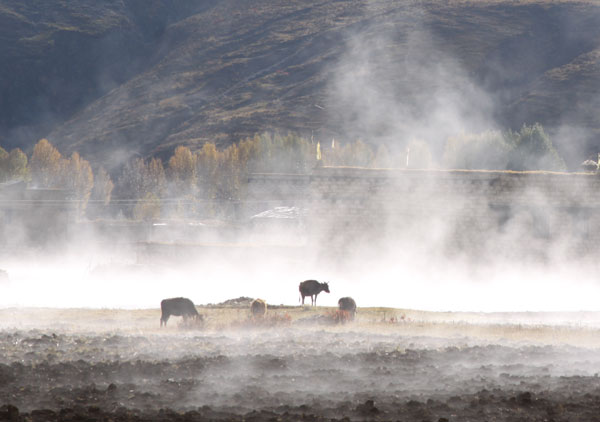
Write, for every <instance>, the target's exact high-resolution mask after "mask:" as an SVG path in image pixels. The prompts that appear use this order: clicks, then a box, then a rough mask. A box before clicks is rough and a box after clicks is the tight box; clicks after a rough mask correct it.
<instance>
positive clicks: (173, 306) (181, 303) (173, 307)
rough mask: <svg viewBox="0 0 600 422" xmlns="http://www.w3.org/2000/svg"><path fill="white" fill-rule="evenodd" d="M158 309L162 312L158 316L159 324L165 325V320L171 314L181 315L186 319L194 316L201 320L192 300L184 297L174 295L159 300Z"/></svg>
mask: <svg viewBox="0 0 600 422" xmlns="http://www.w3.org/2000/svg"><path fill="white" fill-rule="evenodd" d="M160 310H161V311H162V314H161V316H160V326H161V327H162V326H163V324H164V325H165V327H166V326H167V321H168V320H169V317H170V316H171V315H174V316H181V317H183V320H184V321H186V320H187V319H188V318H194V319H196V320H201V319H202V318H201V316H200V314H199V313H198V311H197V310H196V306H194V302H192V301H191V300H189V299H188V298H185V297H174V298H171V299H164V300H162V301H161V302H160Z"/></svg>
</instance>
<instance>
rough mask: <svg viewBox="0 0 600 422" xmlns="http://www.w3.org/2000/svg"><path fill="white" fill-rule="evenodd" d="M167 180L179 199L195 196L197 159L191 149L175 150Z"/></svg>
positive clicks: (181, 148) (179, 148) (180, 148)
mask: <svg viewBox="0 0 600 422" xmlns="http://www.w3.org/2000/svg"><path fill="white" fill-rule="evenodd" d="M167 178H168V181H169V185H170V187H171V189H172V192H173V194H174V195H175V196H177V197H183V196H189V195H193V194H194V192H195V190H196V184H197V175H196V157H195V156H194V155H193V154H192V152H191V151H190V149H189V148H187V147H184V146H179V147H177V148H175V152H174V153H173V156H172V157H171V158H170V159H169V164H168V167H167Z"/></svg>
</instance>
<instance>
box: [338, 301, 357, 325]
mask: <svg viewBox="0 0 600 422" xmlns="http://www.w3.org/2000/svg"><path fill="white" fill-rule="evenodd" d="M338 307H339V310H340V311H344V312H348V316H349V317H350V319H351V320H354V315H355V314H356V302H355V301H354V299H352V298H351V297H342V298H340V300H338Z"/></svg>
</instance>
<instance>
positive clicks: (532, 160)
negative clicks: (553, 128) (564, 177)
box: [506, 123, 566, 171]
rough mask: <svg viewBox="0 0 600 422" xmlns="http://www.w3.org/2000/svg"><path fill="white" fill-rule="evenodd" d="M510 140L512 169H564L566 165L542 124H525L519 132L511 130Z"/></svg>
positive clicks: (509, 163)
mask: <svg viewBox="0 0 600 422" xmlns="http://www.w3.org/2000/svg"><path fill="white" fill-rule="evenodd" d="M506 136H507V138H508V142H509V143H510V145H511V146H512V149H511V152H510V154H509V160H508V165H507V167H508V169H510V170H551V171H564V170H565V169H566V165H565V162H564V160H563V159H562V157H561V156H560V155H559V154H558V151H557V150H556V148H554V145H553V144H552V141H551V140H550V137H549V136H548V135H547V134H546V132H545V131H544V128H543V127H542V125H541V124H539V123H535V124H534V125H532V126H527V125H523V127H522V128H521V130H520V131H519V132H512V131H509V132H508V133H507V135H506Z"/></svg>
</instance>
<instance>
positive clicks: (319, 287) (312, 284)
mask: <svg viewBox="0 0 600 422" xmlns="http://www.w3.org/2000/svg"><path fill="white" fill-rule="evenodd" d="M298 290H300V296H301V297H302V305H304V297H305V296H310V302H311V305H313V306H316V305H317V295H318V294H319V293H321V292H323V291H324V292H327V293H329V285H328V284H327V283H319V282H318V281H317V280H306V281H303V282H302V283H300V286H298Z"/></svg>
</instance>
